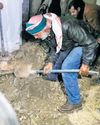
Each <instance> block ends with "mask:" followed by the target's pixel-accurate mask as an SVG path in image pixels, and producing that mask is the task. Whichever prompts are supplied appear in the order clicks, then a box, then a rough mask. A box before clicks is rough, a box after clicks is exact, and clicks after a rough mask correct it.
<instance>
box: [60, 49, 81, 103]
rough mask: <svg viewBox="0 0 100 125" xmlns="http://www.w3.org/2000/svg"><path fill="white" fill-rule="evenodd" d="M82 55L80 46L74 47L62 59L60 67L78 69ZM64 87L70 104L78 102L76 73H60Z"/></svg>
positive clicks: (78, 91)
mask: <svg viewBox="0 0 100 125" xmlns="http://www.w3.org/2000/svg"><path fill="white" fill-rule="evenodd" d="M81 57H82V47H76V48H74V49H73V50H72V51H71V52H70V53H69V55H68V56H67V57H66V59H65V60H64V62H63V64H62V67H61V69H62V70H63V69H79V67H80V63H81ZM62 78H63V82H64V87H65V91H66V94H67V95H68V102H69V103H70V104H78V103H80V101H81V100H80V90H79V86H78V73H62Z"/></svg>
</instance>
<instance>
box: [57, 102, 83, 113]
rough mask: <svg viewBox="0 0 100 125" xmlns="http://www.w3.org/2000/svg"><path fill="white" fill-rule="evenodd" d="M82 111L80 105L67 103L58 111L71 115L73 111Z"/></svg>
mask: <svg viewBox="0 0 100 125" xmlns="http://www.w3.org/2000/svg"><path fill="white" fill-rule="evenodd" d="M81 109H82V104H81V103H79V104H69V103H65V104H64V105H62V106H61V107H60V108H59V109H58V111H59V112H61V113H65V112H66V113H72V112H73V111H75V110H76V111H78V110H81Z"/></svg>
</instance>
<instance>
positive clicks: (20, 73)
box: [14, 65, 99, 78]
mask: <svg viewBox="0 0 100 125" xmlns="http://www.w3.org/2000/svg"><path fill="white" fill-rule="evenodd" d="M79 71H80V70H79V69H65V70H61V69H57V70H54V69H53V70H51V71H50V72H49V73H75V72H76V73H78V72H79ZM43 72H44V71H43V70H40V69H39V70H34V69H32V66H31V65H27V66H26V65H25V67H24V66H23V67H16V69H15V70H14V75H15V76H16V77H20V78H26V77H28V76H29V75H32V74H33V75H34V74H39V73H43ZM89 75H96V76H99V72H97V71H92V70H90V71H89Z"/></svg>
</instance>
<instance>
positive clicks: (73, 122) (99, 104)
mask: <svg viewBox="0 0 100 125" xmlns="http://www.w3.org/2000/svg"><path fill="white" fill-rule="evenodd" d="M45 57H46V55H45V52H44V50H43V49H42V48H41V46H39V45H38V44H36V43H35V44H33V43H31V42H28V43H25V44H24V45H23V46H22V47H21V49H20V50H19V51H17V52H15V53H13V54H12V56H11V59H10V60H9V65H10V68H12V67H14V68H16V67H17V66H21V67H22V66H23V65H27V64H29V65H30V64H32V68H33V69H40V68H41V67H42V66H43V65H44V60H45ZM98 69H99V70H100V67H99V65H98V66H97V70H98ZM93 80H94V79H92V78H87V77H83V78H81V79H79V86H80V91H81V95H82V96H83V98H84V103H83V109H82V110H80V111H78V112H74V113H71V114H67V113H60V112H59V111H58V110H57V108H58V107H59V106H61V105H62V104H63V103H64V102H65V98H66V97H65V95H64V93H63V91H62V87H61V85H60V84H59V82H50V81H46V80H43V79H42V77H40V76H38V75H30V76H29V77H27V78H18V77H15V76H14V74H12V73H10V74H7V75H3V76H0V91H1V92H3V93H4V94H5V96H6V97H7V99H8V100H9V102H10V103H11V105H12V106H13V108H14V110H15V111H16V114H17V116H18V119H19V122H20V124H21V125H95V124H96V125H100V84H99V83H98V84H96V83H95V82H93ZM94 81H95V80H94Z"/></svg>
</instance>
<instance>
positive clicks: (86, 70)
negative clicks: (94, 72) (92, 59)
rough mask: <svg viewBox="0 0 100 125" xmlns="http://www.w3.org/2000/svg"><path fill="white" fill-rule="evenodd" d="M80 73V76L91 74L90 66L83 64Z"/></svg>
mask: <svg viewBox="0 0 100 125" xmlns="http://www.w3.org/2000/svg"><path fill="white" fill-rule="evenodd" d="M79 73H80V75H83V76H88V73H89V66H88V65H86V64H82V66H81V68H80V72H79Z"/></svg>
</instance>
